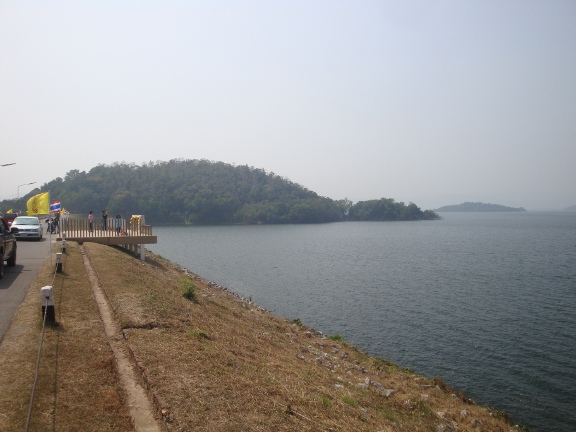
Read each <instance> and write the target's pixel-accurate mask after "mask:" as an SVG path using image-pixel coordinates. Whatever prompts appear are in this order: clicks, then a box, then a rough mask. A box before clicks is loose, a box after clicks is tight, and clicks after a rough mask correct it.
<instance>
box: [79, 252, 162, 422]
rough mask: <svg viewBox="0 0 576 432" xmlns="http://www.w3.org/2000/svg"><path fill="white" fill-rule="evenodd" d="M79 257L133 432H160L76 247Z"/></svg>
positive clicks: (91, 273) (118, 333)
mask: <svg viewBox="0 0 576 432" xmlns="http://www.w3.org/2000/svg"><path fill="white" fill-rule="evenodd" d="M80 253H81V254H82V259H83V260H84V266H85V267H86V271H87V273H88V278H89V280H90V284H91V285H92V291H93V293H94V297H95V299H96V303H97V305H98V309H99V310H100V316H101V317H102V321H103V323H104V329H105V331H106V336H107V338H108V342H109V344H110V347H111V348H112V351H113V352H114V357H115V358H116V366H117V369H118V373H119V375H120V381H121V383H122V386H123V387H124V390H125V391H126V394H127V397H128V403H129V408H130V415H131V416H132V418H133V420H134V427H135V430H136V431H137V432H161V431H162V430H163V429H161V428H160V426H159V425H158V423H157V421H156V419H155V418H154V410H153V409H152V404H151V403H150V401H149V399H148V397H147V395H146V391H145V390H144V388H143V387H142V386H141V385H140V382H139V380H138V379H137V378H136V374H135V372H134V369H133V367H132V363H131V362H130V358H129V355H128V353H127V349H126V345H125V343H124V339H123V337H122V333H121V331H120V327H119V326H118V325H117V324H116V322H115V320H114V316H113V313H112V308H111V306H110V305H109V304H108V301H107V299H106V295H105V294H104V292H103V290H102V288H101V287H100V283H99V281H98V276H97V274H96V271H95V270H94V267H93V266H92V263H91V262H90V259H89V258H88V256H87V255H86V251H85V250H84V246H80Z"/></svg>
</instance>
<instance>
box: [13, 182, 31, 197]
mask: <svg viewBox="0 0 576 432" xmlns="http://www.w3.org/2000/svg"><path fill="white" fill-rule="evenodd" d="M31 184H36V182H31V183H24V184H21V185H18V188H17V189H16V199H19V198H20V186H27V185H31Z"/></svg>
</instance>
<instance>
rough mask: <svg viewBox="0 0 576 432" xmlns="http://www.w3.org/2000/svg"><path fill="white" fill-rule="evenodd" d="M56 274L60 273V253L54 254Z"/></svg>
mask: <svg viewBox="0 0 576 432" xmlns="http://www.w3.org/2000/svg"><path fill="white" fill-rule="evenodd" d="M56 272H58V273H62V252H58V253H56Z"/></svg>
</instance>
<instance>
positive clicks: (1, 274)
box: [0, 252, 4, 279]
mask: <svg viewBox="0 0 576 432" xmlns="http://www.w3.org/2000/svg"><path fill="white" fill-rule="evenodd" d="M2 253H3V252H0V279H2V278H3V277H4V256H3V255H2Z"/></svg>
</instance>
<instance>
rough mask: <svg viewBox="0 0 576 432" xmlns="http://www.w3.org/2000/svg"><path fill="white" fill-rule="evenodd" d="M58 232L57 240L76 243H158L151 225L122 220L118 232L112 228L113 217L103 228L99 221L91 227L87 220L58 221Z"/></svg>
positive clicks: (126, 244)
mask: <svg viewBox="0 0 576 432" xmlns="http://www.w3.org/2000/svg"><path fill="white" fill-rule="evenodd" d="M60 222H61V226H60V233H58V234H57V238H56V239H57V240H58V241H61V240H63V239H66V241H75V242H78V243H84V242H93V243H100V244H105V245H120V246H122V245H125V246H128V245H144V244H155V243H158V238H157V237H156V236H155V235H152V226H151V225H140V224H135V223H132V224H131V223H129V222H128V221H126V220H125V219H123V220H122V227H121V228H120V234H118V233H117V232H116V230H115V229H114V225H113V224H114V219H108V227H107V229H103V227H102V225H101V222H100V223H97V222H94V223H93V226H92V229H90V225H89V224H88V221H87V220H82V219H70V220H67V221H64V220H63V221H60Z"/></svg>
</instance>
